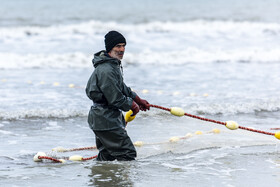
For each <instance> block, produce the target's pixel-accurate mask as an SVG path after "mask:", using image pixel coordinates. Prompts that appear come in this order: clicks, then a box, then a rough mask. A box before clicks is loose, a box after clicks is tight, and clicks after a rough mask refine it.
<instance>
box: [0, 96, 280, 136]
mask: <svg viewBox="0 0 280 187" xmlns="http://www.w3.org/2000/svg"><path fill="white" fill-rule="evenodd" d="M164 107H172V106H164ZM181 107H182V108H183V109H184V110H185V112H187V113H190V114H194V115H201V114H211V115H216V114H222V115H234V114H249V113H254V112H276V111H280V98H278V99H277V98H273V99H267V100H262V101H256V100H253V101H248V102H246V101H243V102H242V103H226V102H219V103H211V102H209V103H204V104H199V103H198V104H190V105H188V104H187V105H183V106H181ZM87 108H88V107H86V106H85V107H84V108H83V110H81V109H75V110H73V109H67V108H66V109H43V108H42V109H33V110H18V111H6V112H0V119H5V120H16V119H29V118H61V119H64V118H72V117H87V115H88V110H87ZM162 113H164V114H166V111H162V110H151V111H150V112H148V113H141V112H140V113H139V114H138V116H139V117H146V116H154V115H157V114H159V115H162ZM60 128H61V126H59V125H57V123H56V122H50V123H49V124H48V126H47V127H46V129H47V130H55V129H60ZM0 133H3V134H5V133H9V132H8V131H0Z"/></svg>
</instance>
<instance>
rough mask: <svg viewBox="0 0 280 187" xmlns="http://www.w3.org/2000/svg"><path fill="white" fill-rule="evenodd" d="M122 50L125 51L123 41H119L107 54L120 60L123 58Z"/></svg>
mask: <svg viewBox="0 0 280 187" xmlns="http://www.w3.org/2000/svg"><path fill="white" fill-rule="evenodd" d="M124 51H125V43H119V44H117V45H116V46H115V47H114V48H113V49H112V50H111V51H110V52H109V53H108V54H109V55H110V56H111V57H112V58H116V59H118V60H121V59H122V58H123V55H124Z"/></svg>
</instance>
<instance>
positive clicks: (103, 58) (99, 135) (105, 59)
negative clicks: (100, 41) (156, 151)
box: [86, 31, 150, 161]
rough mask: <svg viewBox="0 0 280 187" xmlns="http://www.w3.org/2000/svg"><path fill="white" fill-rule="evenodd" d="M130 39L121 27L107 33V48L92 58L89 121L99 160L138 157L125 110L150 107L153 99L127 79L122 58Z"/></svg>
mask: <svg viewBox="0 0 280 187" xmlns="http://www.w3.org/2000/svg"><path fill="white" fill-rule="evenodd" d="M125 46H126V40H125V38H124V36H123V35H122V34H120V33H119V32H117V31H110V32H108V33H107V34H106V35H105V48H106V50H102V51H100V52H98V53H96V54H94V58H93V60H92V62H93V66H94V68H95V69H94V71H93V73H92V75H91V77H90V78H89V80H88V83H87V87H86V94H87V96H88V97H89V99H91V100H92V101H93V105H92V107H91V109H90V111H89V114H88V123H89V126H90V128H91V129H92V130H93V132H94V133H95V138H96V147H97V149H98V150H99V153H98V156H97V160H98V161H113V160H115V159H117V160H119V161H127V160H134V159H135V158H136V149H135V147H134V145H133V143H132V141H131V140H130V138H129V136H128V135H127V132H126V130H125V126H126V123H125V120H124V116H123V114H122V111H128V110H132V112H133V114H132V115H136V114H137V113H138V112H139V109H140V110H142V111H146V110H149V109H150V106H149V103H148V102H147V101H146V100H144V99H141V98H140V97H139V96H138V95H137V94H136V93H135V92H133V91H132V90H131V89H130V88H129V87H127V86H126V84H125V83H124V82H123V75H122V65H121V60H122V58H123V55H124V51H125Z"/></svg>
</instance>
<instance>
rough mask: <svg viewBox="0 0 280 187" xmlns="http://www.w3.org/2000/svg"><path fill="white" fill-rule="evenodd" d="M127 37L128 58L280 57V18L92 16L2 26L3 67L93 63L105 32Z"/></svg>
mask: <svg viewBox="0 0 280 187" xmlns="http://www.w3.org/2000/svg"><path fill="white" fill-rule="evenodd" d="M108 30H119V31H121V32H122V33H123V34H124V35H125V37H126V38H127V41H128V45H127V51H126V54H125V58H124V63H126V62H127V63H141V64H142V63H157V64H158V63H160V64H176V65H177V64H184V63H190V62H192V63H207V62H275V61H276V62H279V61H280V45H279V42H278V41H279V38H280V24H277V23H257V22H256V23H254V22H233V21H203V20H198V21H188V22H149V23H141V24H119V23H116V22H107V23H103V22H100V21H89V22H84V23H79V24H72V25H53V26H49V27H36V26H34V27H30V26H29V27H12V28H0V33H1V40H0V44H1V45H0V46H1V47H0V50H1V51H2V52H1V53H0V68H2V69H6V68H42V67H49V68H63V67H89V66H91V58H92V54H91V53H93V52H97V51H98V50H101V49H103V48H104V44H103V40H104V34H105V33H106V32H107V31H108Z"/></svg>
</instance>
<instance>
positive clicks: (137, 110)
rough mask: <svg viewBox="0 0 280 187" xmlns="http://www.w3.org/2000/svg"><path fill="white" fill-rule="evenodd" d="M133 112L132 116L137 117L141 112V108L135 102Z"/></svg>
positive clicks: (132, 107)
mask: <svg viewBox="0 0 280 187" xmlns="http://www.w3.org/2000/svg"><path fill="white" fill-rule="evenodd" d="M131 110H132V112H133V114H132V115H131V116H135V115H136V114H137V113H138V112H139V106H138V105H137V104H136V103H135V102H134V101H133V102H132V106H131Z"/></svg>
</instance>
